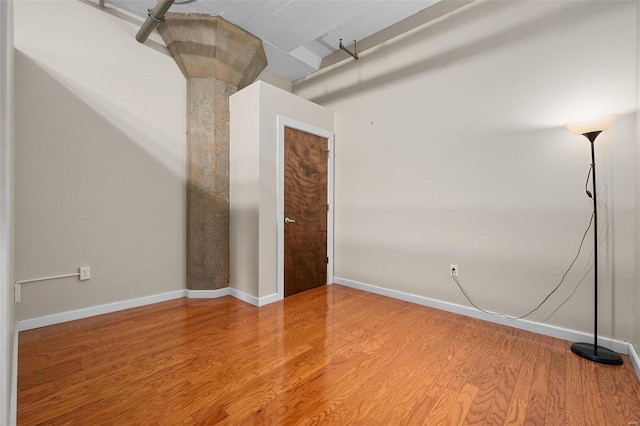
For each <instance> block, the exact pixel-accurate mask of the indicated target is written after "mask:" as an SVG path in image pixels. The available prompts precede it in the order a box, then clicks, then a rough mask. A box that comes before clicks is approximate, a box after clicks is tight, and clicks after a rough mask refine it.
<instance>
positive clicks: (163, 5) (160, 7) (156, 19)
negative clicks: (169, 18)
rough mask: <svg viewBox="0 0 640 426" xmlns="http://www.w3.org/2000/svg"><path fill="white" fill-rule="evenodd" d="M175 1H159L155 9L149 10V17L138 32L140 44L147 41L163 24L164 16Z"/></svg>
mask: <svg viewBox="0 0 640 426" xmlns="http://www.w3.org/2000/svg"><path fill="white" fill-rule="evenodd" d="M174 1H175V0H158V3H156V5H155V6H154V7H153V9H148V14H149V16H148V17H147V19H146V21H144V23H143V24H142V26H141V27H140V29H139V30H138V33H137V34H136V40H138V41H139V42H140V43H144V42H145V41H146V40H147V38H148V37H149V34H151V32H152V31H153V30H155V28H156V27H157V26H158V24H159V23H160V22H162V20H163V19H164V14H165V13H167V10H169V8H170V7H171V5H172V4H173V2H174Z"/></svg>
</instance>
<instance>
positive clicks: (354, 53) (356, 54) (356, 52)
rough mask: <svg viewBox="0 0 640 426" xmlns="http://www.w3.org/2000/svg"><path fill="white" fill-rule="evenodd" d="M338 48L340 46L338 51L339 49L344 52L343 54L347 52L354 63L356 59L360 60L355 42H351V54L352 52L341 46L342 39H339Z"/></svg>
mask: <svg viewBox="0 0 640 426" xmlns="http://www.w3.org/2000/svg"><path fill="white" fill-rule="evenodd" d="M339 46H340V49H341V50H344V51H345V52H347V53H348V54H349V55H351V56H352V57H353V59H355V60H356V61H357V60H358V59H360V58H359V57H358V44H357V42H356V41H355V40H353V52H352V51H350V50H349V49H347V48H346V47H345V46H344V44H342V39H340V44H339Z"/></svg>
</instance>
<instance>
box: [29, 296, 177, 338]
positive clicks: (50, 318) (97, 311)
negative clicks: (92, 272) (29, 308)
mask: <svg viewBox="0 0 640 426" xmlns="http://www.w3.org/2000/svg"><path fill="white" fill-rule="evenodd" d="M184 293H185V291H184V290H176V291H170V292H168V293H160V294H154V295H152V296H145V297H140V298H137V299H129V300H123V301H120V302H114V303H107V304H105V305H98V306H91V307H89V308H83V309H77V310H75V311H67V312H61V313H59V314H53V315H46V316H43V317H38V318H31V319H27V320H22V321H18V330H19V331H25V330H31V329H34V328H39V327H46V326H48V325H53V324H60V323H63V322H67V321H74V320H78V319H82V318H89V317H93V316H96V315H102V314H108V313H111V312H117V311H122V310H125V309H130V308H137V307H139V306H145V305H151V304H153V303H159V302H164V301H167V300H172V299H178V298H180V297H184Z"/></svg>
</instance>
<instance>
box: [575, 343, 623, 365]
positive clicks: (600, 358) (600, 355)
mask: <svg viewBox="0 0 640 426" xmlns="http://www.w3.org/2000/svg"><path fill="white" fill-rule="evenodd" d="M597 349H598V350H597V351H595V350H594V346H593V343H574V344H573V345H571V352H573V353H574V354H576V355H579V356H581V357H582V358H586V359H588V360H590V361H593V362H598V363H600V364H609V365H622V357H621V356H620V355H618V354H617V353H615V352H614V351H612V350H610V349H607V348H603V347H602V346H597Z"/></svg>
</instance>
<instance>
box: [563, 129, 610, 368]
mask: <svg viewBox="0 0 640 426" xmlns="http://www.w3.org/2000/svg"><path fill="white" fill-rule="evenodd" d="M600 133H602V130H597V131H593V132H587V133H583V134H582V135H583V136H584V137H586V138H587V139H589V143H590V144H591V173H592V175H591V176H592V188H593V192H592V194H591V198H592V199H593V282H594V297H593V345H592V344H590V343H574V344H573V345H571V351H572V352H573V353H575V354H576V355H579V356H581V357H583V358H586V359H588V360H591V361H594V362H598V363H600V364H609V365H622V357H621V356H620V355H618V354H617V353H616V352H614V351H612V350H610V349H607V348H604V347H602V346H598V203H597V198H596V150H595V144H594V142H595V140H596V138H597V137H598V135H599V134H600Z"/></svg>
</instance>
